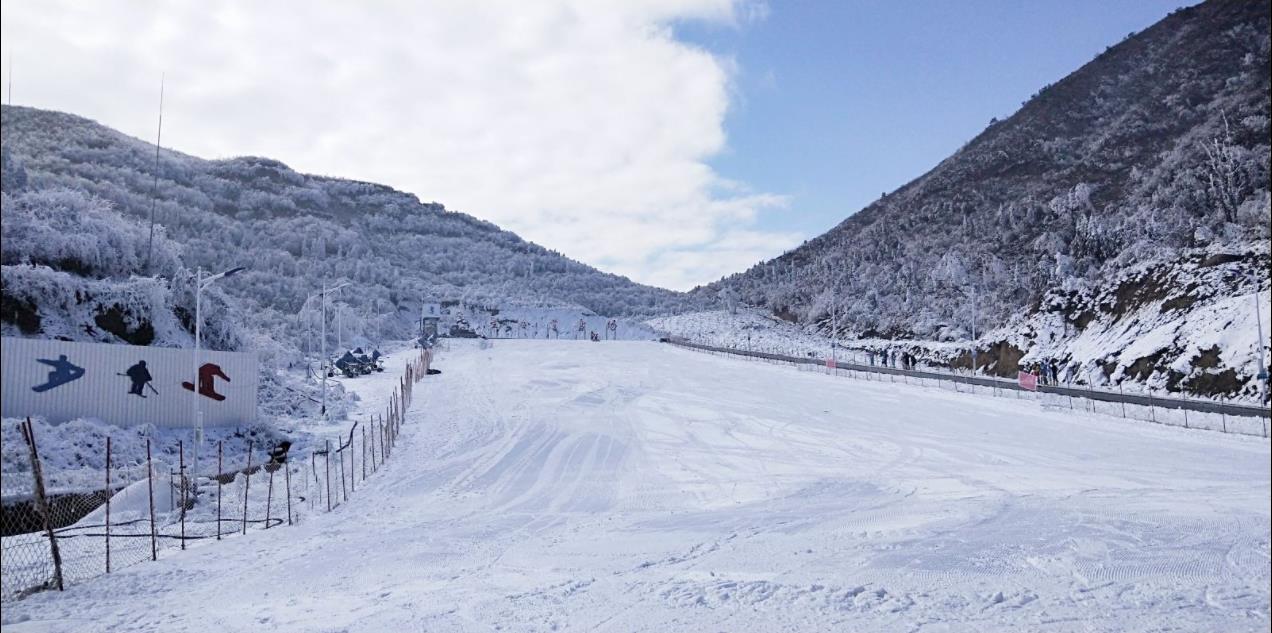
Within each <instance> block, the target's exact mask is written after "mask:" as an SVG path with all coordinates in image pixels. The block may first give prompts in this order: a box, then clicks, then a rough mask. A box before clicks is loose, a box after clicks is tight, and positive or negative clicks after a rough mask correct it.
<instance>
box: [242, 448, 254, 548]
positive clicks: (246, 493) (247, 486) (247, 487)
mask: <svg viewBox="0 0 1272 633" xmlns="http://www.w3.org/2000/svg"><path fill="white" fill-rule="evenodd" d="M245 472H246V473H247V479H246V480H244V482H243V533H244V534H247V501H248V499H250V498H251V494H250V493H251V491H252V440H248V441H247V470H246V471H245Z"/></svg>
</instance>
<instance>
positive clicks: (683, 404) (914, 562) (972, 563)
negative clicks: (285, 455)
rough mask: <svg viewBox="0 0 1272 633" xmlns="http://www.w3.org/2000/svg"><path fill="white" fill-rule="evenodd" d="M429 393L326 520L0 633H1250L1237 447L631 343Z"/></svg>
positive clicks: (507, 367)
mask: <svg viewBox="0 0 1272 633" xmlns="http://www.w3.org/2000/svg"><path fill="white" fill-rule="evenodd" d="M436 366H437V367H440V368H441V369H442V370H443V372H444V373H442V374H441V375H438V376H430V377H428V379H427V380H425V381H424V382H423V383H421V385H422V386H423V387H422V389H423V390H422V393H421V392H417V400H416V404H415V405H414V407H413V409H412V411H411V412H410V414H409V420H410V422H409V424H408V425H407V426H406V428H405V431H404V437H403V439H402V442H401V443H400V444H399V446H398V449H397V451H396V452H395V454H394V456H393V458H392V459H391V460H389V462H388V464H387V467H386V468H385V469H383V470H381V471H380V472H379V473H377V474H376V475H375V477H374V478H373V479H372V480H368V481H367V483H366V484H365V486H360V487H359V493H358V494H357V495H356V496H354V497H353V498H352V499H351V501H350V502H349V503H348V504H347V505H345V506H343V507H341V508H339V509H337V510H336V511H335V512H333V513H332V514H330V515H316V516H312V517H309V518H307V520H306V521H305V522H304V523H303V524H302V525H300V526H297V527H293V528H282V529H273V530H270V531H268V532H258V533H255V534H253V535H250V536H248V537H246V538H235V539H231V540H227V541H225V542H222V543H220V544H216V545H202V546H200V547H196V548H195V549H193V550H192V551H189V552H187V553H185V554H184V555H180V556H173V557H171V558H168V559H166V560H161V561H160V562H158V563H148V564H143V565H137V566H134V567H131V568H128V569H126V570H124V571H122V572H118V573H114V574H111V575H110V576H108V577H99V578H97V579H95V580H92V581H89V582H86V583H83V584H81V585H76V586H73V587H71V588H69V589H68V591H66V592H65V593H63V594H57V593H47V594H43V595H37V596H33V597H31V598H29V599H26V600H22V601H19V602H18V603H15V604H13V605H11V606H12V608H8V607H7V608H6V611H5V614H4V621H5V631H6V632H7V631H10V630H12V631H14V632H15V633H16V632H18V631H63V630H74V631H124V630H156V631H158V630H162V631H180V630H197V631H217V632H220V633H224V632H233V631H253V632H258V631H263V630H279V631H494V630H499V631H549V630H577V631H616V632H629V631H694V632H699V631H987V630H988V631H995V630H997V631H1156V630H1166V629H1169V630H1185V631H1266V630H1267V629H1268V624H1269V590H1268V582H1269V497H1270V494H1272V488H1270V474H1269V444H1268V441H1267V440H1264V439H1262V438H1251V437H1238V436H1228V435H1222V434H1218V433H1209V432H1198V431H1188V430H1184V429H1176V428H1166V427H1161V426H1155V425H1151V424H1144V423H1139V422H1134V421H1124V420H1120V419H1114V418H1106V417H1089V416H1086V415H1084V414H1081V413H1074V412H1070V411H1067V410H1065V411H1051V410H1043V409H1042V408H1041V407H1040V406H1039V405H1038V404H1037V403H1034V402H1029V401H1014V400H1007V399H992V398H981V397H972V396H967V395H963V394H957V393H950V392H945V391H939V390H935V389H923V388H919V387H910V386H905V385H899V384H888V383H871V382H864V381H854V380H844V379H841V378H835V377H831V376H825V375H821V374H817V373H812V372H798V371H795V370H793V369H791V368H789V367H777V366H770V365H765V364H757V363H747V362H743V361H738V360H734V359H727V358H717V357H713V356H708V355H703V354H697V353H693V352H689V351H684V350H679V349H675V348H672V347H670V346H666V345H659V344H656V343H648V342H618V343H591V342H582V341H580V342H574V341H568V342H567V341H560V342H555V341H554V342H548V341H497V342H496V343H495V344H494V346H493V347H492V348H490V349H487V350H480V349H478V348H477V345H476V344H475V343H474V342H466V343H455V344H454V346H453V348H452V350H451V351H450V352H447V353H446V354H444V355H443V356H442V357H441V358H440V359H439V360H438V362H437V363H436ZM386 375H387V372H386ZM393 380H394V378H393V377H392V376H389V377H385V376H378V375H377V376H373V377H368V378H367V380H366V381H364V382H360V383H358V384H357V385H352V388H353V389H359V390H362V394H361V395H362V396H363V403H364V405H365V406H366V407H368V410H373V409H375V408H377V407H379V406H380V405H381V404H382V402H381V400H382V398H383V395H384V394H385V393H387V392H388V391H389V390H390V389H391V384H392V381H393Z"/></svg>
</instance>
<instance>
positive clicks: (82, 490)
mask: <svg viewBox="0 0 1272 633" xmlns="http://www.w3.org/2000/svg"><path fill="white" fill-rule="evenodd" d="M431 362H432V352H431V351H430V350H421V352H420V354H419V356H418V357H417V358H414V359H412V360H411V361H410V362H408V363H407V365H406V367H405V369H404V372H403V374H402V377H401V379H400V381H399V384H398V385H397V386H396V387H395V388H394V390H393V393H392V395H391V396H390V399H389V403H388V405H387V407H386V408H385V411H384V412H383V413H382V414H377V415H373V416H370V417H369V418H367V419H365V420H357V421H355V422H354V423H353V424H352V425H351V426H350V428H349V430H348V432H347V433H342V435H341V437H340V439H339V441H337V442H335V443H332V442H331V441H326V442H324V443H323V445H322V446H321V447H320V448H318V449H317V450H313V451H311V452H310V454H309V455H308V458H307V459H306V458H305V457H302V456H298V455H294V454H292V451H291V445H290V444H289V443H288V442H285V441H284V442H279V443H276V444H272V445H268V446H266V445H261V444H259V443H254V442H253V441H251V440H248V442H247V444H246V446H245V447H240V449H239V450H241V451H242V452H238V451H234V452H236V453H238V454H230V451H227V450H225V449H226V447H225V443H224V441H218V442H217V443H216V446H215V449H214V450H215V451H216V471H215V472H214V473H212V474H205V475H201V476H198V477H196V476H195V475H194V473H192V472H191V466H192V464H191V463H190V461H189V460H187V452H192V451H193V447H191V446H187V445H186V444H185V441H184V440H177V441H176V446H159V445H156V444H154V442H153V441H152V440H151V439H150V438H149V437H147V438H146V439H145V441H144V447H145V455H144V459H143V458H141V457H140V456H127V457H126V458H125V457H124V456H121V455H118V454H116V452H117V450H118V449H117V447H116V446H115V445H114V443H113V442H112V438H111V437H109V436H108V437H106V440H105V443H104V445H103V446H101V447H100V451H101V454H100V455H96V456H95V457H100V458H101V459H100V461H98V460H94V463H100V464H102V465H103V467H102V468H101V469H100V471H98V472H97V475H98V476H99V479H98V480H97V481H98V482H99V483H98V484H96V485H91V484H88V483H87V482H82V483H81V481H82V480H77V485H75V486H72V487H71V489H69V490H64V489H50V488H48V487H47V486H46V484H47V483H48V481H49V473H46V472H45V471H44V460H43V459H42V458H41V454H42V453H41V450H42V449H48V448H53V447H50V446H47V445H42V444H41V439H40V437H38V436H37V435H36V427H35V425H33V424H31V421H30V419H29V418H28V419H26V420H23V421H21V422H20V423H19V424H18V430H19V433H20V435H21V438H22V439H21V441H22V442H23V443H24V451H25V453H26V459H27V461H28V462H29V466H30V471H29V475H30V485H29V486H25V487H24V488H29V490H28V491H25V492H23V493H21V494H8V495H6V496H5V498H4V499H3V504H2V505H0V600H2V601H6V602H7V601H9V600H13V599H19V598H22V597H24V596H27V595H30V594H33V593H36V592H40V591H48V590H54V589H57V590H60V589H63V588H64V587H65V586H66V585H68V584H73V583H75V582H79V581H82V580H85V579H88V578H93V577H95V576H99V575H102V574H109V573H111V572H112V571H116V570H119V569H122V568H124V567H128V566H131V565H135V564H137V563H141V562H144V561H147V560H151V561H153V560H158V558H159V557H160V556H161V555H163V554H165V553H167V552H171V551H173V550H176V551H180V550H184V549H185V548H186V546H187V544H188V543H190V542H193V541H196V540H209V539H210V540H222V539H224V538H228V537H230V536H232V535H235V534H239V535H242V534H247V532H248V531H249V530H252V529H262V530H266V529H271V528H274V527H279V526H282V525H291V524H293V523H296V522H297V521H299V520H300V518H301V517H302V516H303V515H304V514H305V513H306V512H314V511H319V510H326V511H330V510H334V509H336V508H337V507H339V506H341V505H343V504H344V503H345V502H346V501H348V500H349V499H350V498H351V496H352V495H353V494H354V493H355V492H356V490H357V486H358V485H359V484H360V483H361V482H363V481H365V480H366V479H367V477H369V476H371V475H372V474H374V473H375V472H376V471H377V470H379V469H380V468H381V467H382V466H383V465H384V464H385V461H386V460H387V459H388V457H389V456H391V455H392V453H393V450H394V447H395V446H396V445H397V442H398V438H399V437H400V435H401V431H402V425H403V423H404V422H405V420H406V411H407V409H408V407H409V406H410V404H411V401H412V396H413V393H414V385H415V383H417V382H419V381H420V380H421V379H422V378H423V377H424V376H425V375H427V373H428V369H429V366H430V364H431ZM125 432H126V431H125V430H123V429H121V430H120V433H121V437H122V434H124V433H125ZM209 448H211V447H209ZM77 450H82V449H81V448H77ZM205 450H208V449H205ZM205 454H206V453H205ZM160 455H162V456H163V458H162V459H160V458H159V457H160ZM174 456H175V459H174ZM6 483H7V482H6Z"/></svg>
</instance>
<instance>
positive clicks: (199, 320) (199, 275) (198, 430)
mask: <svg viewBox="0 0 1272 633" xmlns="http://www.w3.org/2000/svg"><path fill="white" fill-rule="evenodd" d="M246 269H247V267H246V266H239V267H237V268H231V269H229V270H227V271H225V272H223V273H217V274H215V275H212V276H211V277H207V278H205V277H204V276H203V267H199V268H198V270H197V272H196V273H195V281H194V377H193V379H192V380H191V381H190V386H191V387H193V389H192V390H191V391H192V392H193V393H194V464H193V466H192V468H191V471H190V479H191V481H194V482H195V483H194V485H195V491H196V493H197V491H198V485H199V483H198V482H199V445H200V444H202V443H203V407H201V406H200V405H201V404H203V403H202V402H201V401H200V400H199V395H200V394H199V387H200V386H201V385H200V384H199V348H200V347H202V345H203V289H204V288H207V287H208V286H210V285H212V284H213V283H214V282H216V281H218V280H221V279H224V278H226V277H229V276H230V275H234V274H237V273H240V272H242V271H244V270H246ZM218 474H220V473H218Z"/></svg>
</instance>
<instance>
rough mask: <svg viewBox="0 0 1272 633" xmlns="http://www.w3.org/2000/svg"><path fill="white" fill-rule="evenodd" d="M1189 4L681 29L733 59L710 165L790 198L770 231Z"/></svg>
mask: <svg viewBox="0 0 1272 633" xmlns="http://www.w3.org/2000/svg"><path fill="white" fill-rule="evenodd" d="M1188 4H1191V3H1188V2H1182V1H1181V0H1168V1H1165V2H1163V1H1159V0H1134V1H1131V0H1122V1H1112V2H1110V1H1097V0H1064V1H1056V0H1046V1H1028V2H1021V1H992V0H962V1H959V2H941V1H935V0H906V1H904V2H886V1H881V0H869V1H852V2H847V1H845V2H773V3H770V4H769V5H768V11H767V15H766V16H764V17H763V18H761V19H758V20H751V21H748V22H746V23H745V24H742V25H741V26H738V27H731V26H726V25H721V24H719V23H709V22H702V21H686V22H680V23H678V24H677V25H676V27H675V32H676V37H677V38H678V39H680V40H681V41H685V42H689V43H692V44H694V45H696V46H701V47H703V48H705V49H707V50H709V51H711V52H713V53H714V54H716V55H719V56H724V57H728V58H731V59H733V61H734V64H735V70H734V73H735V75H734V77H733V85H732V90H733V93H734V94H733V98H732V100H731V108H730V110H729V112H728V114H727V116H726V119H725V130H726V133H727V137H728V141H727V148H726V149H725V150H724V151H722V152H721V153H719V154H718V155H716V156H715V157H713V158H712V159H710V160H709V161H708V162H709V164H710V165H711V166H712V167H714V168H715V169H716V171H717V172H719V174H720V175H721V176H723V177H725V178H729V179H732V180H737V181H741V182H744V183H746V184H747V185H749V186H750V187H751V188H753V189H755V190H759V191H769V192H774V193H778V194H784V195H786V196H788V197H789V206H788V207H787V208H785V209H780V210H769V211H766V212H763V213H760V214H759V216H758V221H757V228H758V229H760V230H781V231H797V232H799V233H803V234H804V235H805V236H807V237H813V236H816V235H817V234H820V233H822V232H824V231H825V230H827V229H829V228H831V227H832V226H834V225H835V224H837V223H839V222H840V221H841V220H843V219H844V218H845V217H847V216H848V215H850V214H852V213H855V212H856V211H859V210H860V209H861V208H863V207H864V206H865V205H867V204H869V203H870V202H872V201H873V200H875V199H877V198H878V197H879V195H880V193H882V192H884V191H892V190H894V189H896V188H897V187H899V186H901V185H903V184H905V183H906V182H909V181H910V180H912V179H914V178H916V177H918V176H919V175H921V174H922V173H924V172H926V171H927V170H928V169H930V168H932V167H933V166H935V165H936V164H937V163H938V162H940V161H941V160H942V159H944V158H945V157H947V156H949V155H950V154H951V153H953V152H954V151H955V150H957V149H958V148H959V147H960V146H961V145H962V144H963V143H965V142H967V141H968V140H970V139H971V138H972V137H974V136H975V135H976V134H977V133H979V132H980V131H981V130H982V129H984V128H985V126H986V125H987V124H988V122H989V120H990V118H991V117H995V116H996V117H998V118H1000V119H1001V118H1005V117H1006V116H1008V115H1010V114H1012V113H1013V112H1014V111H1015V110H1016V109H1018V108H1019V107H1020V105H1021V102H1023V101H1025V100H1026V99H1028V98H1029V97H1030V95H1032V94H1034V93H1035V92H1037V91H1038V89H1039V88H1041V87H1042V86H1044V85H1046V84H1048V83H1052V82H1055V81H1057V80H1059V79H1060V78H1062V77H1064V76H1065V75H1067V74H1069V73H1070V72H1072V71H1074V70H1076V69H1078V68H1079V67H1081V66H1082V65H1083V64H1085V63H1086V62H1088V61H1090V60H1091V59H1092V58H1094V57H1095V56H1096V55H1098V54H1099V53H1100V52H1101V51H1103V50H1104V49H1105V48H1106V47H1108V46H1110V45H1112V44H1116V43H1117V42H1119V41H1121V40H1122V39H1123V38H1124V37H1125V36H1126V35H1127V34H1128V33H1130V32H1132V31H1136V32H1138V31H1140V30H1143V29H1144V28H1146V27H1148V26H1150V25H1152V24H1153V23H1155V22H1157V21H1158V20H1160V19H1161V18H1163V17H1165V16H1166V15H1167V14H1168V13H1170V12H1171V11H1172V10H1174V9H1175V8H1177V7H1180V6H1186V5H1188Z"/></svg>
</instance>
